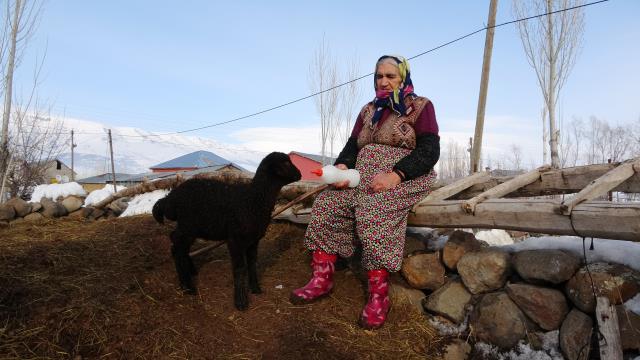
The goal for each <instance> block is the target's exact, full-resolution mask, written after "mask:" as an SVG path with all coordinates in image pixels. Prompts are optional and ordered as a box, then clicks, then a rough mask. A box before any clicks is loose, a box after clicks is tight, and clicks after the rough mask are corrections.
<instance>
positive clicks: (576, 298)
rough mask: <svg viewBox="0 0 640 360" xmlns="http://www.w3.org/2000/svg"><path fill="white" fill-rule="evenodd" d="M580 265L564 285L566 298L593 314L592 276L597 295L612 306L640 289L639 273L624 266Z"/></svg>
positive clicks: (629, 297) (632, 295) (600, 263)
mask: <svg viewBox="0 0 640 360" xmlns="http://www.w3.org/2000/svg"><path fill="white" fill-rule="evenodd" d="M588 269H589V271H590V272H591V277H589V273H588V272H587V267H586V266H585V267H582V268H580V269H579V270H578V271H577V272H576V273H575V274H574V276H573V277H572V278H571V279H569V281H567V284H566V285H565V294H566V295H567V298H569V300H571V302H572V303H573V304H574V305H575V306H576V307H577V308H579V309H580V310H582V311H584V312H586V313H588V314H592V313H593V312H594V311H595V308H596V303H595V299H594V298H593V290H592V288H591V279H592V278H593V285H594V287H595V292H596V296H606V297H607V298H609V301H610V302H611V305H619V304H621V303H623V302H625V301H627V300H629V299H631V298H632V297H634V296H635V295H636V294H638V292H639V291H640V274H639V273H638V272H637V271H635V270H633V269H631V268H629V267H626V266H624V265H620V264H608V263H603V262H597V263H592V264H589V265H588Z"/></svg>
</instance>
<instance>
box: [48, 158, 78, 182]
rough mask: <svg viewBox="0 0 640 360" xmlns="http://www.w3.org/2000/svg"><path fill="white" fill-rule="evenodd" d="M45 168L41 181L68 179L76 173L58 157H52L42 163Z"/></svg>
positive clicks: (72, 177)
mask: <svg viewBox="0 0 640 360" xmlns="http://www.w3.org/2000/svg"><path fill="white" fill-rule="evenodd" d="M44 166H45V170H44V175H43V176H42V178H43V179H42V183H45V184H53V183H59V182H63V181H65V182H66V181H70V180H71V179H74V178H75V176H76V175H77V174H76V172H75V171H73V170H71V168H70V167H68V166H67V165H65V163H63V162H62V161H60V160H58V159H52V160H49V161H47V162H45V163H44Z"/></svg>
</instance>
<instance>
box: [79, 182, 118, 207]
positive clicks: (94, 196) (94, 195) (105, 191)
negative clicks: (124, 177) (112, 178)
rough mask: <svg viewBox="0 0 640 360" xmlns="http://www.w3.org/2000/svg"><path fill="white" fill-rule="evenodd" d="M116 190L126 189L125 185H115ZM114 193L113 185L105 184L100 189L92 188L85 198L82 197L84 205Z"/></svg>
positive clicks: (89, 204) (94, 202)
mask: <svg viewBox="0 0 640 360" xmlns="http://www.w3.org/2000/svg"><path fill="white" fill-rule="evenodd" d="M116 189H117V191H120V190H124V189H126V187H125V186H120V185H116ZM113 193H114V190H113V185H105V186H104V187H103V188H102V189H98V190H93V191H92V192H91V193H89V195H88V196H87V198H86V199H84V206H91V205H93V204H97V203H99V202H100V201H102V200H104V199H106V198H108V197H109V196H110V195H111V194H113Z"/></svg>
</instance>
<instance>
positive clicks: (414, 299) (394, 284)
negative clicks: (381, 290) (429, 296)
mask: <svg viewBox="0 0 640 360" xmlns="http://www.w3.org/2000/svg"><path fill="white" fill-rule="evenodd" d="M389 275H390V276H389V278H390V281H389V282H390V284H391V286H390V287H389V298H390V299H391V303H392V304H402V303H406V304H409V305H411V307H412V308H414V309H416V310H417V311H418V312H420V313H421V314H422V313H424V309H423V308H422V300H423V299H424V298H425V294H424V293H423V292H422V291H421V290H418V289H414V288H412V287H411V286H409V284H407V282H406V281H405V280H404V279H403V278H402V276H400V275H398V274H397V273H391V274H389Z"/></svg>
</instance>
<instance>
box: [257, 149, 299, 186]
mask: <svg viewBox="0 0 640 360" xmlns="http://www.w3.org/2000/svg"><path fill="white" fill-rule="evenodd" d="M259 175H261V176H268V177H269V178H271V179H274V178H275V179H277V180H278V181H280V182H282V183H283V184H284V185H286V184H290V183H292V182H294V181H298V180H300V178H301V177H302V175H301V174H300V170H298V168H297V167H296V166H295V165H293V163H292V162H291V159H290V158H289V155H287V154H284V153H281V152H272V153H271V154H269V155H267V156H266V157H265V158H264V159H262V161H261V162H260V165H258V169H257V170H256V177H257V176H259Z"/></svg>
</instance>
